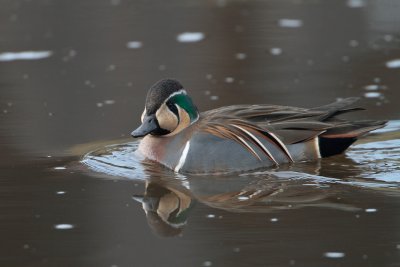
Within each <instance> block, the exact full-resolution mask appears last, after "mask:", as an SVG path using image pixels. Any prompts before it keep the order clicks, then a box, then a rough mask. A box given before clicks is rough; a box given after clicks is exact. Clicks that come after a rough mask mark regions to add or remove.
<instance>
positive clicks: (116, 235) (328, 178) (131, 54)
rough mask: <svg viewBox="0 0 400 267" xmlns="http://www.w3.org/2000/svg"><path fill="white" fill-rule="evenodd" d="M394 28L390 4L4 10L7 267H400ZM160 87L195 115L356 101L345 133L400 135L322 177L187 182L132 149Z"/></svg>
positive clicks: (132, 4) (271, 175) (40, 2)
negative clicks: (192, 105) (368, 124)
mask: <svg viewBox="0 0 400 267" xmlns="http://www.w3.org/2000/svg"><path fill="white" fill-rule="evenodd" d="M399 13H400V3H399V2H398V1H396V0H381V1H363V0H352V1H314V0H309V1H307V0H303V1H302V0H294V1H281V0H279V1H278V0H276V1H228V0H216V1H185V2H184V1H169V2H168V4H166V1H161V0H159V1H152V2H149V1H127V0H112V1H108V0H107V1H106V0H104V1H103V0H101V1H94V0H87V1H60V0H37V1H29V0H25V1H20V0H2V1H0V33H1V34H0V159H1V161H0V168H1V172H0V236H1V241H2V242H1V243H0V266H108V267H110V266H119V267H121V266H400V228H399V225H400V212H399V210H400V209H399V208H400V194H399V193H400V192H399V185H400V167H399V166H400V164H399V163H400V134H399V129H400V122H399V119H400V106H399V104H398V101H399V99H400V90H399V88H400V68H399V67H400V62H399V61H396V60H397V59H400V35H399V32H400V16H399V15H398V14H399ZM184 32H192V33H197V34H192V35H189V36H188V35H186V37H189V40H191V41H192V42H183V41H182V40H181V39H178V36H180V38H184V37H185V35H183V36H182V35H180V34H182V33H184ZM190 38H192V39H190ZM196 38H197V39H196ZM23 51H33V53H24V54H21V53H20V52H23ZM7 52H12V54H6V53H7ZM164 77H175V78H178V79H179V80H181V81H182V83H183V84H184V85H185V86H186V88H187V89H188V91H189V92H190V94H191V96H192V98H193V99H194V100H195V102H196V104H197V106H198V107H199V108H200V109H201V110H207V109H211V108H215V107H219V106H223V105H230V104H239V103H274V104H283V105H294V106H302V107H312V106H319V105H322V104H327V103H329V102H331V101H334V100H335V99H336V98H342V97H348V96H360V97H361V101H360V105H361V106H363V107H366V108H367V109H368V110H367V111H366V112H360V113H355V114H351V116H350V117H349V118H364V119H365V118H368V119H388V120H390V123H389V126H388V127H387V128H385V129H383V130H381V131H378V132H376V133H374V134H373V135H370V136H368V137H366V138H365V139H363V140H361V142H359V143H357V144H356V145H355V146H353V147H352V148H351V149H350V150H349V151H348V152H347V153H346V154H345V155H341V156H337V157H332V158H329V159H325V160H322V161H320V162H317V163H311V164H310V163H308V164H297V165H294V166H291V167H287V168H282V169H279V170H275V171H271V170H270V171H268V170H264V171H259V172H253V173H245V174H241V175H227V176H221V177H213V176H208V177H199V176H196V177H187V176H183V175H177V174H174V173H172V172H170V171H168V170H165V169H164V168H160V167H159V166H157V165H154V164H150V163H148V162H141V161H140V160H138V159H135V158H134V157H132V152H133V151H134V150H135V147H136V145H137V143H136V142H134V141H133V140H131V139H129V133H130V132H131V130H132V129H134V128H135V127H136V126H137V125H138V124H139V117H140V114H141V112H142V109H143V106H144V98H145V94H146V92H147V89H148V88H149V86H150V85H151V84H152V83H154V82H155V81H157V80H159V79H161V78H164ZM89 152H90V153H89ZM87 153H89V154H87ZM84 155H86V156H84ZM160 205H161V206H162V207H163V212H160V209H158V213H157V208H158V207H159V206H160ZM176 208H178V210H179V212H176V211H175V209H176Z"/></svg>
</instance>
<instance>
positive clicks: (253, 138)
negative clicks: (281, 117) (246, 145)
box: [230, 124, 278, 165]
mask: <svg viewBox="0 0 400 267" xmlns="http://www.w3.org/2000/svg"><path fill="white" fill-rule="evenodd" d="M230 125H232V126H233V127H235V128H236V129H238V130H239V131H241V132H242V133H244V134H245V135H246V136H247V137H248V138H250V140H252V141H253V143H254V144H255V145H256V146H257V147H258V148H260V149H261V151H263V152H264V154H265V155H266V156H267V157H268V158H269V159H270V160H272V161H273V162H274V163H275V164H276V165H278V162H277V161H276V159H275V158H274V156H272V154H271V152H270V151H269V150H268V149H267V148H266V147H265V146H264V144H263V143H262V142H261V141H260V140H259V139H258V138H257V137H256V136H254V134H252V133H251V132H250V131H248V130H246V129H245V128H243V127H241V126H239V125H236V124H230Z"/></svg>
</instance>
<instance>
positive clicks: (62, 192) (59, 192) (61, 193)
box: [56, 191, 67, 195]
mask: <svg viewBox="0 0 400 267" xmlns="http://www.w3.org/2000/svg"><path fill="white" fill-rule="evenodd" d="M66 193H67V192H65V191H57V192H56V194H57V195H65V194H66Z"/></svg>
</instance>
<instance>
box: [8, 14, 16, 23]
mask: <svg viewBox="0 0 400 267" xmlns="http://www.w3.org/2000/svg"><path fill="white" fill-rule="evenodd" d="M17 20H18V15H17V14H12V15H11V16H10V21H12V22H16V21H17Z"/></svg>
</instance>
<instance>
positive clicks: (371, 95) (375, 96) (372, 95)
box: [364, 92, 382, 98]
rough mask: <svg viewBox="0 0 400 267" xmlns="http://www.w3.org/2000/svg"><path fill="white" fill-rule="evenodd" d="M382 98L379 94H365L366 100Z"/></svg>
mask: <svg viewBox="0 0 400 267" xmlns="http://www.w3.org/2000/svg"><path fill="white" fill-rule="evenodd" d="M380 96H382V94H381V93H379V92H368V93H365V94H364V97H366V98H378V97H380Z"/></svg>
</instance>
